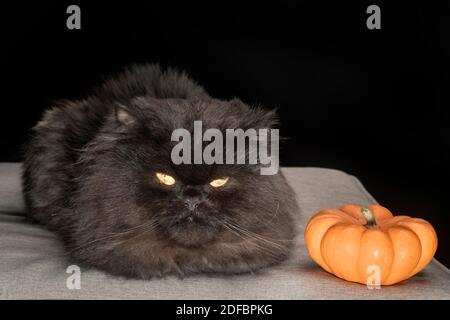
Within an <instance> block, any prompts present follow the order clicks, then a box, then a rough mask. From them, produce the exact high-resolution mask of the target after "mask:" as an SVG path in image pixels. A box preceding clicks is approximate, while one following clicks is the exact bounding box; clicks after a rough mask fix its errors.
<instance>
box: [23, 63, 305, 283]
mask: <svg viewBox="0 0 450 320" xmlns="http://www.w3.org/2000/svg"><path fill="white" fill-rule="evenodd" d="M195 120H200V121H202V123H203V127H204V129H207V128H218V129H220V130H224V129H225V128H242V129H244V130H245V129H247V128H270V127H271V126H272V125H273V124H274V123H275V114H274V112H273V111H265V110H263V109H257V108H251V107H249V106H247V105H245V104H244V103H242V102H241V101H239V100H237V99H234V100H231V101H220V100H216V99H213V98H211V97H209V95H208V94H207V93H206V92H205V90H204V89H203V88H202V87H200V86H199V85H197V84H196V83H195V82H194V81H192V80H191V79H189V77H188V76H187V75H186V74H184V73H180V72H177V71H176V70H173V69H169V70H166V71H162V70H161V68H160V67H158V66H155V65H143V66H132V67H131V68H129V69H127V70H125V71H124V72H123V73H122V74H121V75H119V76H118V77H115V78H112V79H110V80H108V81H106V82H105V83H104V84H103V85H102V86H100V87H99V88H97V89H96V90H94V92H93V93H92V94H91V95H90V96H88V97H86V98H85V99H82V100H77V101H63V102H60V103H58V104H57V105H55V106H53V107H52V108H51V109H49V110H48V111H46V113H45V114H44V116H43V118H42V120H41V121H40V122H39V123H38V124H37V125H36V126H35V127H34V128H33V135H32V139H31V141H30V142H29V144H28V145H27V146H26V152H25V161H24V174H23V184H24V194H25V199H26V203H27V205H28V207H29V216H30V217H31V218H33V219H34V220H35V221H38V222H39V223H42V224H44V225H47V226H48V227H49V228H51V229H53V230H56V231H57V232H58V233H59V234H60V235H61V237H62V238H63V240H64V242H65V244H66V248H67V252H68V253H69V254H70V256H71V258H72V259H74V260H75V261H77V262H78V263H80V265H83V266H87V267H93V268H97V269H101V270H104V271H106V272H109V273H111V274H115V275H122V276H126V277H137V278H151V277H154V276H162V275H166V274H177V275H180V276H183V275H186V274H192V273H199V272H214V273H215V272H220V273H241V272H249V271H255V270H257V269H260V268H262V267H265V266H269V265H272V264H275V263H278V262H280V261H282V260H283V259H285V258H286V257H287V256H288V254H289V252H290V249H291V248H292V239H293V237H294V235H295V229H294V224H293V215H297V214H299V208H298V207H297V204H296V201H295V196H294V194H293V191H292V190H291V188H290V187H289V186H288V184H287V183H286V181H285V178H284V177H283V175H282V174H281V173H278V174H276V175H268V176H264V175H260V173H259V170H255V165H242V164H239V165H237V164H236V165H227V164H212V165H206V164H201V165H198V164H192V165H189V164H181V165H174V164H173V162H172V161H171V157H170V155H171V150H172V148H173V146H174V143H175V142H172V141H171V134H172V131H173V130H174V129H177V128H186V129H188V130H192V124H193V121H195ZM256 166H257V165H256Z"/></svg>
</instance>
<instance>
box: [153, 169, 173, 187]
mask: <svg viewBox="0 0 450 320" xmlns="http://www.w3.org/2000/svg"><path fill="white" fill-rule="evenodd" d="M156 178H158V180H159V182H161V183H162V184H165V185H166V186H171V185H173V184H175V178H174V177H172V176H170V175H168V174H165V173H161V172H157V173H156Z"/></svg>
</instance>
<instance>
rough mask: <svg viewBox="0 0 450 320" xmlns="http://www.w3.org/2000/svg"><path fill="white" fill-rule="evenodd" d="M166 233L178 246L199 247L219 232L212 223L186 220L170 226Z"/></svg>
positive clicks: (212, 239)
mask: <svg viewBox="0 0 450 320" xmlns="http://www.w3.org/2000/svg"><path fill="white" fill-rule="evenodd" d="M166 233H167V234H168V235H169V237H170V238H171V240H173V241H174V242H176V243H177V244H178V245H180V246H183V247H199V246H204V245H207V244H209V243H211V242H212V241H214V239H215V238H216V237H217V235H218V233H219V229H218V228H217V226H215V225H213V224H205V223H199V222H196V221H189V220H186V221H183V223H179V224H177V225H176V226H172V227H171V228H170V230H167V232H166Z"/></svg>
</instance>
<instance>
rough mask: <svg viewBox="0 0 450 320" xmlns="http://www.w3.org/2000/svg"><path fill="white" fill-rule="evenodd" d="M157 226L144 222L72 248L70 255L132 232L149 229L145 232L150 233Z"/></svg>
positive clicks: (153, 223) (153, 222) (154, 222)
mask: <svg viewBox="0 0 450 320" xmlns="http://www.w3.org/2000/svg"><path fill="white" fill-rule="evenodd" d="M157 225H158V223H157V222H156V221H147V222H144V223H142V224H140V225H138V226H135V227H132V228H130V229H127V230H125V231H122V232H117V233H113V234H110V235H107V236H105V237H101V238H97V239H94V240H92V241H88V242H86V243H83V244H82V245H80V246H78V247H75V248H72V249H71V250H70V251H69V253H72V252H74V251H77V250H80V249H83V248H87V247H89V246H91V245H93V244H95V243H97V242H99V241H104V240H110V239H114V238H116V237H118V236H123V235H126V234H129V233H130V232H133V231H136V230H138V229H141V228H149V229H148V230H147V229H146V230H145V232H148V231H151V230H153V229H154V228H156V226H157Z"/></svg>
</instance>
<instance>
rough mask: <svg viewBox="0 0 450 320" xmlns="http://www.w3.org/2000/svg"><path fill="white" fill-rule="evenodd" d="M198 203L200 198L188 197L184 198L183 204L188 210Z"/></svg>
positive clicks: (193, 208) (195, 206) (194, 207)
mask: <svg viewBox="0 0 450 320" xmlns="http://www.w3.org/2000/svg"><path fill="white" fill-rule="evenodd" d="M199 203H200V198H189V199H186V200H184V205H185V206H186V208H188V209H189V210H191V211H193V210H195V209H196V208H197V206H198V204H199Z"/></svg>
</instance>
